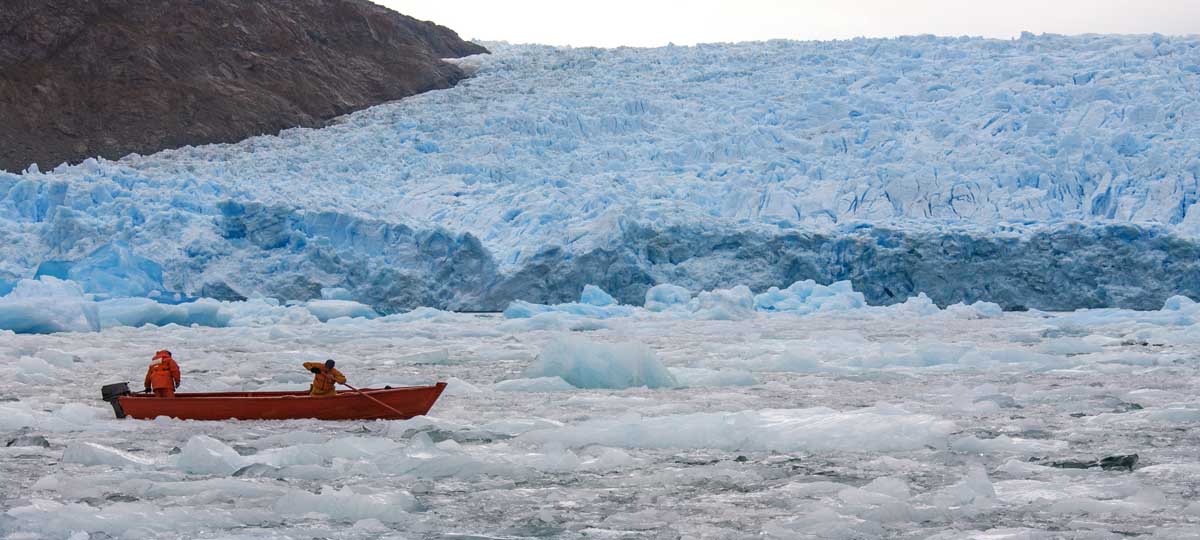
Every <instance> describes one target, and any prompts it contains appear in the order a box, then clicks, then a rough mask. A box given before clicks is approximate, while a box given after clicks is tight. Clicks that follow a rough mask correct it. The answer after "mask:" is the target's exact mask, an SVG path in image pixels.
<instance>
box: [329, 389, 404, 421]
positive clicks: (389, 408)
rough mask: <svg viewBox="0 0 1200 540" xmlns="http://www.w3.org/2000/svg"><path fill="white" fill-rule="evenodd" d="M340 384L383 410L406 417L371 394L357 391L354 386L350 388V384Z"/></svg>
mask: <svg viewBox="0 0 1200 540" xmlns="http://www.w3.org/2000/svg"><path fill="white" fill-rule="evenodd" d="M338 384H340V385H342V386H345V387H346V388H349V389H351V390H354V391H355V392H358V395H360V396H362V397H365V398H367V399H369V400H371V401H374V402H375V403H378V404H379V405H381V406H382V407H383V408H385V409H387V410H389V411H392V412H394V413H396V415H397V416H404V413H402V412H400V411H397V410H396V409H393V408H392V406H391V405H388V404H387V403H384V402H382V401H379V400H378V399H375V398H373V397H371V396H370V395H369V394H367V393H366V392H363V391H362V390H359V389H357V388H355V387H353V386H350V384H348V383H338Z"/></svg>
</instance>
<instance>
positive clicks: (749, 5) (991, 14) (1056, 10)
mask: <svg viewBox="0 0 1200 540" xmlns="http://www.w3.org/2000/svg"><path fill="white" fill-rule="evenodd" d="M374 1H375V2H377V3H380V4H383V5H385V6H388V7H390V8H392V9H395V10H396V11H399V12H401V13H404V14H405V15H410V16H412V17H416V18H418V19H424V20H431V21H434V22H436V23H438V24H441V25H445V26H448V27H450V28H451V29H453V30H455V31H456V32H458V34H459V35H460V36H462V37H464V38H467V39H481V40H496V41H509V42H512V43H545V44H551V45H573V46H600V47H614V46H619V45H631V46H658V45H665V44H667V43H668V42H674V43H675V44H677V45H691V44H695V43H706V42H718V41H758V40H765V39H774V38H789V39H802V40H807V39H821V40H825V39H845V38H853V37H859V36H867V37H888V36H898V35H913V34H937V35H942V36H961V35H970V36H986V37H996V38H1009V37H1015V36H1018V35H1020V33H1021V31H1022V30H1028V31H1030V32H1033V33H1035V34H1040V33H1043V32H1049V33H1055V34H1083V33H1103V34H1114V33H1115V34H1149V33H1154V32H1158V33H1160V34H1168V35H1180V34H1200V0H791V1H788V0H692V1H668V0H589V1H588V2H580V1H576V0H557V1H556V0H374Z"/></svg>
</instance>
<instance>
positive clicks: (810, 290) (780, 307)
mask: <svg viewBox="0 0 1200 540" xmlns="http://www.w3.org/2000/svg"><path fill="white" fill-rule="evenodd" d="M866 305H867V301H866V298H865V297H864V296H863V294H862V293H860V292H855V291H854V288H853V287H852V286H851V284H850V282H849V281H838V282H835V283H832V284H830V285H828V286H825V285H819V284H817V282H816V281H813V280H811V279H806V280H804V281H797V282H795V283H793V284H791V285H790V286H788V288H786V289H779V288H778V287H771V288H770V289H768V290H767V292H765V293H762V294H759V295H756V296H755V297H754V307H755V309H757V310H759V311H783V312H790V313H798V314H807V313H815V312H819V311H843V310H850V309H859V308H862V307H864V306H866Z"/></svg>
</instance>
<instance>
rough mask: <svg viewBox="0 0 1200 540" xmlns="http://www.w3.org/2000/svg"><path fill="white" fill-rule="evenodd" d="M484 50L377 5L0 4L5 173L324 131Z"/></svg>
mask: <svg viewBox="0 0 1200 540" xmlns="http://www.w3.org/2000/svg"><path fill="white" fill-rule="evenodd" d="M483 52H487V51H486V50H485V49H484V48H483V47H480V46H478V45H475V44H473V43H469V42H466V41H463V40H462V39H460V38H459V37H458V35H457V34H455V33H454V32H453V31H451V30H450V29H448V28H445V27H442V26H438V25H436V24H433V23H429V22H423V21H418V20H416V19H413V18H411V17H407V16H404V15H401V14H399V13H396V12H393V11H391V10H388V9H386V8H383V7H381V6H377V5H375V4H372V3H370V2H368V1H366V0H168V1H162V0H0V118H3V121H2V122H0V169H5V170H10V171H17V170H21V169H24V168H25V167H27V166H28V165H29V164H31V163H37V164H38V165H39V167H41V168H43V169H46V168H50V167H54V166H56V165H58V164H59V163H61V162H64V161H67V162H77V161H80V160H82V159H84V158H87V157H91V156H103V157H106V158H120V157H122V156H124V155H126V154H128V153H131V152H137V153H142V154H146V153H151V152H154V151H157V150H161V149H165V148H174V147H179V146H185V145H194V144H203V143H214V142H232V141H237V140H241V139H244V138H246V137H250V136H254V135H261V134H274V133H276V132H278V131H279V130H281V129H285V128H290V127H296V126H306V127H312V126H319V125H322V124H323V123H324V122H325V121H326V120H328V119H330V118H333V117H335V116H339V115H342V114H346V113H349V112H352V111H355V110H359V109H363V108H366V107H369V106H372V105H377V104H379V103H383V102H386V101H390V100H395V99H399V98H402V97H405V96H409V95H413V94H416V93H420V92H424V91H427V90H434V89H440V88H448V87H450V86H452V85H454V84H455V83H456V82H457V81H459V80H460V79H462V78H463V76H464V74H463V72H462V71H461V70H460V69H459V68H457V67H456V66H454V65H452V64H449V63H446V62H443V61H441V60H440V58H446V57H461V56H466V55H471V54H477V53H483Z"/></svg>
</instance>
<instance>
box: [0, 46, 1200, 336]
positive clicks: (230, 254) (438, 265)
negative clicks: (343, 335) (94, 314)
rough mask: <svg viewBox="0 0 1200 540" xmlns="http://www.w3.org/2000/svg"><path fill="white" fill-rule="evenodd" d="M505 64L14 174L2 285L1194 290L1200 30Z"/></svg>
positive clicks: (1154, 299) (716, 50)
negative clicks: (336, 105) (344, 104)
mask: <svg viewBox="0 0 1200 540" xmlns="http://www.w3.org/2000/svg"><path fill="white" fill-rule="evenodd" d="M491 48H492V50H493V51H494V52H495V54H491V55H481V56H477V57H471V58H467V59H462V60H458V62H460V63H461V64H462V65H464V66H465V67H466V68H468V69H469V70H471V71H473V73H474V74H473V77H472V78H470V79H468V80H465V81H463V82H462V83H461V84H459V85H458V86H457V87H455V88H452V89H448V90H444V91H436V92H430V93H427V94H423V95H419V96H414V97H412V98H409V99H404V100H402V101H399V102H396V103H393V104H387V105H383V106H379V107H374V108H371V109H368V110H365V111H362V112H359V113H356V114H353V115H349V116H347V117H344V118H341V119H338V120H337V121H336V122H335V123H334V124H333V125H331V126H330V127H328V128H325V129H320V130H309V129H296V130H288V131H285V132H282V133H280V134H279V135H278V136H263V137H255V138H251V139H248V140H246V141H243V142H240V143H237V144H229V145H211V146H203V147H195V148H193V147H187V148H182V149H178V150H171V151H165V152H160V153H158V154H154V155H150V156H137V155H131V156H128V157H126V158H124V159H122V160H120V161H116V162H112V161H106V160H87V161H86V162H84V163H82V164H79V165H75V166H60V167H56V168H54V169H53V170H47V171H38V170H36V168H31V169H30V170H27V171H12V172H10V173H2V172H0V237H2V238H3V239H4V242H3V243H2V245H0V292H4V291H5V290H7V289H11V288H13V287H14V286H15V285H16V282H17V281H18V280H19V279H24V278H32V277H35V276H52V277H56V278H59V279H71V280H74V281H76V282H78V283H81V285H82V286H83V287H84V290H85V292H86V293H98V294H106V295H110V296H135V297H143V298H156V299H161V298H165V297H167V296H182V297H208V298H213V299H216V300H236V299H240V298H255V297H269V298H273V299H275V300H278V301H280V302H284V303H286V302H289V301H292V302H307V301H311V300H321V299H323V297H322V290H323V289H338V290H339V291H341V294H342V296H340V297H338V298H336V299H338V300H353V301H357V302H360V303H362V304H365V305H368V306H370V307H371V308H372V309H373V310H375V311H377V312H379V313H381V314H392V313H398V312H402V311H407V310H410V309H413V308H416V307H421V306H430V307H437V308H442V309H456V310H463V309H469V310H480V309H483V310H502V309H504V308H505V307H506V306H507V305H508V304H509V303H510V302H511V301H513V300H526V301H531V302H538V303H562V302H566V301H569V300H571V299H574V298H576V297H577V296H578V294H579V292H580V290H581V288H582V287H583V286H584V285H586V284H589V283H590V284H595V285H599V286H601V287H602V288H604V289H605V290H606V291H608V292H609V293H611V294H613V296H614V297H616V298H617V299H618V300H620V301H621V302H622V303H626V304H634V303H637V302H640V301H642V299H643V298H644V295H645V292H646V290H647V289H649V288H650V287H652V286H654V285H657V284H663V283H673V284H676V285H680V286H683V287H686V288H688V289H690V290H692V291H701V290H713V289H720V288H729V287H732V286H735V285H738V284H744V285H747V286H749V287H750V288H751V289H752V290H754V291H755V292H762V291H764V290H766V289H768V288H769V287H772V286H775V287H786V286H788V285H789V284H791V283H793V282H796V281H802V280H804V279H814V280H816V281H818V282H820V283H826V284H827V283H832V282H835V281H841V280H850V281H852V282H853V283H854V284H855V287H856V288H857V289H858V290H860V291H861V292H863V294H864V295H865V296H866V298H867V300H868V301H869V302H870V303H872V304H892V303H898V302H903V301H905V299H907V298H908V297H911V296H915V295H916V294H917V293H920V292H925V293H926V294H928V295H929V296H930V298H931V299H933V300H934V301H935V302H937V303H938V304H940V305H949V304H954V303H958V302H966V303H973V302H976V301H990V302H995V303H998V304H1000V305H1001V306H1002V307H1004V308H1006V309H1013V308H1021V307H1029V308H1037V309H1043V310H1070V309H1076V308H1081V307H1131V308H1137V309H1157V308H1158V307H1159V306H1161V305H1162V303H1163V301H1165V300H1166V299H1167V298H1168V297H1170V296H1172V295H1175V294H1192V295H1194V296H1200V285H1198V284H1197V280H1195V279H1192V277H1191V276H1194V275H1195V272H1197V271H1200V268H1198V267H1197V265H1198V263H1197V262H1196V261H1197V260H1198V259H1200V257H1198V256H1197V255H1198V254H1200V247H1198V245H1197V244H1196V242H1195V241H1194V238H1195V233H1196V232H1197V231H1200V229H1198V228H1197V226H1198V225H1200V210H1196V207H1195V205H1194V203H1195V201H1196V200H1197V192H1198V184H1200V181H1198V177H1200V121H1198V120H1200V95H1198V94H1197V92H1196V88H1198V87H1200V40H1197V39H1196V38H1180V37H1162V36H1128V37H1118V36H1082V37H1062V36H1050V35H1047V36H1032V35H1026V36H1023V37H1022V38H1020V39H1017V40H984V39H971V38H961V39H960V38H935V37H911V38H900V39H890V40H851V41H841V42H786V41H778V42H774V41H773V42H766V43H744V44H726V45H703V46H697V47H664V48H657V49H633V48H619V49H587V48H584V49H563V48H553V47H540V46H511V45H506V44H492V45H491ZM122 246H124V248H122ZM122 249H126V250H128V251H129V252H130V253H131V254H132V255H133V256H136V257H141V259H131V258H130V257H128V256H125V255H120V256H118V255H117V254H116V252H119V251H121V250H122ZM113 269H117V270H118V271H117V272H111V271H110V270H113ZM1117 269H1120V270H1119V271H1118V270H1117ZM106 272H107V273H108V276H107V277H110V278H111V277H117V278H126V277H133V278H135V279H132V280H130V279H109V280H105V279H95V278H96V276H97V275H99V274H105V273H106ZM134 274H136V276H134Z"/></svg>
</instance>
